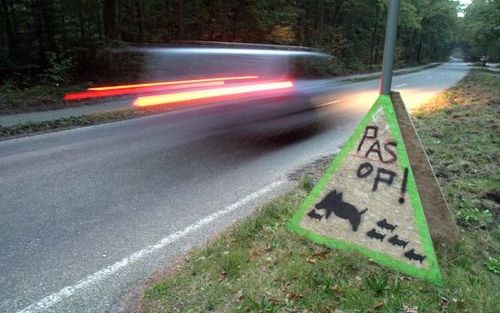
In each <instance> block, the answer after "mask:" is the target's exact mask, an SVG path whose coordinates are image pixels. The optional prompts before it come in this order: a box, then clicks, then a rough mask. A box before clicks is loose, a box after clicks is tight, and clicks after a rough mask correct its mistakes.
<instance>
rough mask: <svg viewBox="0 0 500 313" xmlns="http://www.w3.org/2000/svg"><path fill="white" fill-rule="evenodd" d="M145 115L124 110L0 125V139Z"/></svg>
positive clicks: (145, 112) (140, 111) (140, 112)
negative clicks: (6, 125) (5, 125)
mask: <svg viewBox="0 0 500 313" xmlns="http://www.w3.org/2000/svg"><path fill="white" fill-rule="evenodd" d="M146 114H151V112H150V111H145V110H134V109H126V110H117V111H109V112H99V113H92V114H88V115H81V116H71V117H65V118H60V119H56V120H51V121H44V122H28V123H24V124H17V125H14V126H8V127H3V126H1V125H0V139H2V138H9V137H15V136H23V135H28V134H31V133H38V132H48V131H52V130H60V129H69V128H74V127H81V126H89V125H95V124H102V123H107V122H114V121H118V120H124V119H130V118H134V117H140V116H144V115H146Z"/></svg>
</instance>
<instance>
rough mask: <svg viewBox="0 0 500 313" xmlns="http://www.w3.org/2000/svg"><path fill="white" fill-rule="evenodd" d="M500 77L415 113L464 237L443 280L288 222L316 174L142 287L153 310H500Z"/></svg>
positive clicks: (464, 85)
mask: <svg viewBox="0 0 500 313" xmlns="http://www.w3.org/2000/svg"><path fill="white" fill-rule="evenodd" d="M499 85H500V76H499V75H497V74H493V73H489V72H483V71H472V72H471V73H470V74H469V75H468V76H467V77H466V78H464V79H463V80H462V81H461V82H460V83H459V84H458V86H457V87H454V88H451V89H450V90H448V91H447V92H445V93H444V94H442V95H441V96H440V97H439V98H438V99H437V100H436V101H432V102H431V103H429V104H428V105H426V106H424V107H423V108H421V109H420V110H418V111H416V112H414V119H415V123H416V127H417V130H418V132H419V135H420V136H421V139H422V143H423V145H424V147H425V149H426V151H427V153H428V155H429V158H430V161H431V163H432V165H433V167H434V170H435V172H436V175H437V177H438V180H439V182H440V184H441V186H442V188H443V191H444V194H445V197H446V199H447V201H448V204H449V205H450V208H451V209H452V211H453V214H454V215H455V218H456V219H457V222H458V224H459V228H460V240H459V241H458V242H457V243H455V244H450V245H444V244H435V248H436V252H437V254H438V259H439V263H440V267H441V271H442V274H443V279H444V283H443V285H442V286H435V285H433V284H431V283H427V282H425V281H421V280H418V279H414V278H412V277H409V276H406V275H402V274H400V273H397V272H394V271H391V270H388V269H386V268H384V267H381V266H379V265H377V264H375V263H373V262H372V261H370V260H369V259H367V258H366V257H363V256H361V255H359V254H357V253H349V252H345V251H339V250H332V249H328V248H325V247H322V246H319V245H316V244H314V243H312V242H310V241H308V240H306V239H303V238H301V237H298V236H296V235H295V234H293V233H290V232H289V231H287V229H286V224H287V222H288V221H289V219H290V217H291V216H292V214H293V213H294V212H295V211H296V210H297V208H298V206H299V205H300V203H301V202H302V201H303V199H304V197H305V196H306V194H307V192H308V191H310V190H311V188H312V186H313V183H314V181H316V180H317V179H318V177H317V176H319V175H315V176H305V177H303V178H302V179H301V180H300V181H299V183H298V187H297V188H296V189H295V190H293V191H291V192H290V193H288V194H287V195H285V196H283V197H281V198H278V199H276V200H274V201H272V202H271V203H269V204H268V205H266V206H264V207H263V208H261V209H260V210H259V211H258V212H257V213H256V214H255V215H254V216H253V217H251V218H248V219H246V220H244V221H242V222H240V223H238V224H237V225H236V226H234V228H232V229H231V230H229V231H227V232H225V233H223V234H221V235H220V236H219V237H218V238H215V239H214V240H213V241H211V242H210V243H209V244H208V245H207V246H206V247H203V248H199V249H195V250H194V251H192V252H190V253H189V254H188V255H187V256H186V257H185V258H183V259H181V260H179V261H178V262H177V263H176V264H174V265H175V266H173V269H172V270H170V272H169V273H168V274H167V275H166V277H164V278H163V279H162V280H160V281H158V282H156V283H155V284H153V285H152V286H150V287H149V288H147V290H146V291H145V293H144V297H143V299H142V302H141V303H140V309H139V311H140V312H141V313H155V312H207V311H215V312H405V313H412V312H485V313H488V312H491V313H493V312H498V308H499V307H500V298H499V297H498V286H500V275H499V272H500V268H499V265H500V227H499V223H498V221H499V206H500V202H499V201H500V200H499V193H500V172H499V169H500V166H499V159H500V158H499V155H500V143H499V140H498V131H499V126H500V120H499V116H500V115H499V113H500V112H499V111H500V94H499V92H500V90H499V88H498V86H499Z"/></svg>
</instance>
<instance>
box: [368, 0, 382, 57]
mask: <svg viewBox="0 0 500 313" xmlns="http://www.w3.org/2000/svg"><path fill="white" fill-rule="evenodd" d="M379 13H380V6H379V5H378V1H377V4H376V9H375V27H374V29H373V35H372V43H371V47H370V65H373V64H375V57H376V56H375V55H374V53H375V45H376V44H377V35H378V34H377V32H378V15H379Z"/></svg>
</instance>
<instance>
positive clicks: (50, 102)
mask: <svg viewBox="0 0 500 313" xmlns="http://www.w3.org/2000/svg"><path fill="white" fill-rule="evenodd" d="M82 89H85V86H84V85H82V84H77V85H71V86H56V85H35V86H31V87H28V88H23V89H18V88H13V87H12V86H10V85H4V86H0V114H15V113H24V112H32V111H45V110H55V109H62V108H65V107H68V104H67V103H66V102H65V101H64V100H63V99H64V94H66V93H68V92H74V91H80V90H82ZM73 106H74V104H73Z"/></svg>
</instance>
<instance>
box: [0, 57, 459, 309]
mask: <svg viewBox="0 0 500 313" xmlns="http://www.w3.org/2000/svg"><path fill="white" fill-rule="evenodd" d="M466 72H467V67H466V66H465V65H464V64H460V63H448V64H444V65H442V66H439V67H436V68H432V69H428V70H424V71H421V72H417V73H412V74H407V75H401V76H397V77H394V81H393V89H394V90H399V91H401V92H402V95H403V99H404V100H405V101H406V103H407V105H408V107H409V108H410V109H411V108H412V107H415V106H418V105H419V104H421V103H423V102H425V101H428V100H429V99H430V98H431V97H432V96H434V95H435V94H436V93H437V92H439V91H442V90H444V89H445V88H448V87H450V86H451V85H453V84H455V83H456V82H457V81H458V80H459V79H460V78H462V77H463V76H464V75H465V74H466ZM377 87H378V81H377V80H373V81H366V82H360V83H353V84H345V85H339V86H336V87H335V88H333V89H332V91H331V94H330V95H328V96H327V97H326V98H324V99H322V100H321V101H324V102H325V103H331V104H330V105H328V106H327V111H328V113H329V115H328V116H329V123H328V125H327V126H326V127H325V128H324V129H323V130H322V131H320V132H317V133H314V134H311V135H310V136H307V137H305V138H301V139H297V140H289V141H266V142H253V141H251V140H241V139H240V138H237V137H236V136H234V134H233V131H232V130H230V129H224V128H221V127H219V126H220V121H221V119H225V118H227V117H226V116H224V112H223V111H221V110H218V109H217V107H208V108H198V109H188V110H182V111H174V112H169V113H165V114H160V115H154V116H148V117H144V118H138V119H133V120H127V121H121V122H115V123H109V124H103V125H98V126H92V127H85V128H79V129H73V130H67V131H61V132H55V133H49V134H42V135H36V136H30V137H25V138H19V139H12V140H7V141H3V142H0V238H1V239H2V240H1V241H0V251H1V253H0V312H109V311H113V310H116V309H117V308H118V303H119V302H120V300H121V299H122V297H123V296H124V294H126V292H127V291H128V290H129V289H130V288H131V287H132V286H134V284H135V283H136V282H137V281H138V280H141V279H144V278H145V277H147V276H148V275H150V274H151V273H152V272H153V271H156V270H159V269H161V268H162V267H163V266H164V265H165V264H166V263H168V262H169V261H171V260H173V259H174V258H175V257H176V256H179V255H181V254H182V253H183V252H185V251H187V250H188V249H189V248H191V247H193V246H195V245H200V244H204V243H205V242H206V240H207V238H208V237H209V236H210V235H212V234H215V233H216V232H217V231H220V230H221V229H222V228H224V227H226V226H228V225H231V224H232V223H233V222H234V220H235V219H237V218H241V217H243V216H246V215H248V214H249V213H251V212H252V210H253V209H254V208H255V207H256V206H257V205H258V204H260V203H263V202H265V201H266V200H268V199H270V198H272V197H273V196H275V195H277V194H280V193H282V192H284V191H286V190H287V189H288V188H290V186H291V184H292V183H290V182H289V181H288V180H287V174H288V173H290V172H292V171H294V170H295V169H297V168H299V167H300V166H302V165H304V164H307V163H309V162H312V161H314V160H316V159H318V158H320V157H323V156H327V155H330V154H332V153H335V152H336V151H337V150H338V148H339V146H340V145H341V144H342V143H343V142H344V141H345V140H346V139H347V137H348V136H349V134H350V133H351V131H352V130H353V129H354V127H355V126H356V124H357V123H358V122H359V121H360V119H361V118H362V116H363V114H364V113H365V112H366V111H367V110H368V108H369V107H370V105H371V104H372V103H373V102H374V100H375V99H376V96H377Z"/></svg>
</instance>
